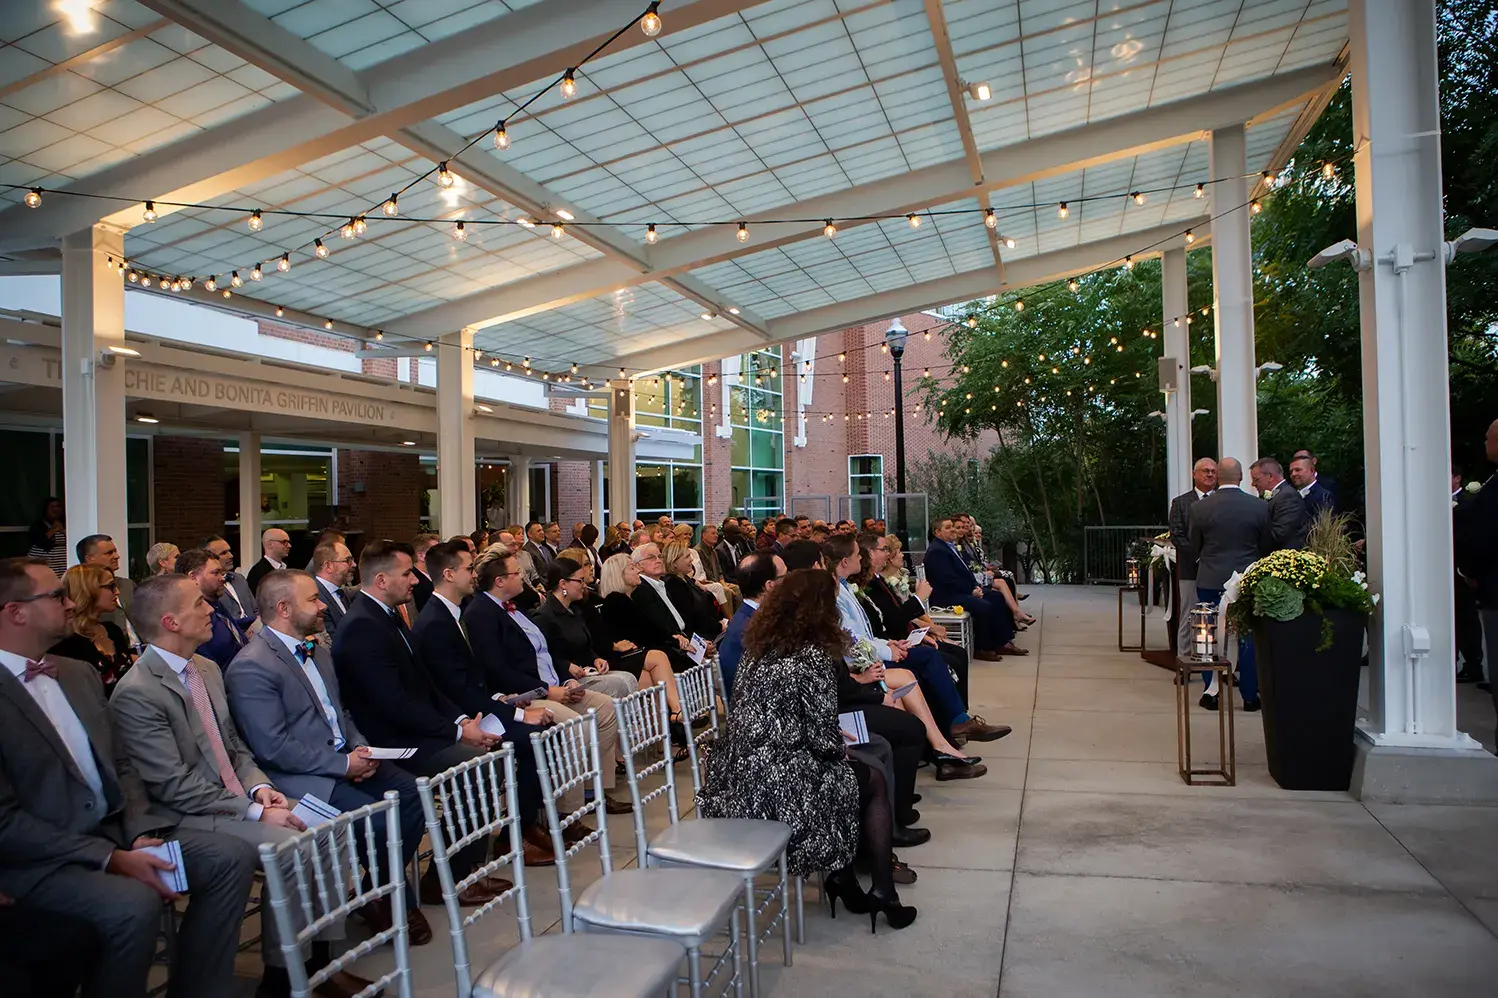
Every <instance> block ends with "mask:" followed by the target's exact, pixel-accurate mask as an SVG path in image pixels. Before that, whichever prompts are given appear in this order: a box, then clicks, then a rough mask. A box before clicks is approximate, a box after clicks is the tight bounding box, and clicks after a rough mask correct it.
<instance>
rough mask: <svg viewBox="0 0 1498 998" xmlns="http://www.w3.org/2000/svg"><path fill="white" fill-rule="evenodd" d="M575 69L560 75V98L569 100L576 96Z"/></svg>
mask: <svg viewBox="0 0 1498 998" xmlns="http://www.w3.org/2000/svg"><path fill="white" fill-rule="evenodd" d="M576 73H577V69H576V68H575V67H574V68H572V69H569V70H567V72H565V73H563V74H562V98H563V99H564V100H571V99H572V98H573V97H576V96H577V76H576Z"/></svg>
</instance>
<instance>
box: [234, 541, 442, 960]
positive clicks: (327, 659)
mask: <svg viewBox="0 0 1498 998" xmlns="http://www.w3.org/2000/svg"><path fill="white" fill-rule="evenodd" d="M339 546H340V547H341V546H342V545H339ZM257 595H258V596H259V597H261V599H262V603H261V607H262V617H261V620H262V622H263V623H264V625H265V626H264V627H262V628H261V629H260V633H259V634H257V635H256V636H255V637H254V638H252V639H250V642H249V644H247V645H245V646H244V648H242V649H241V650H240V652H239V654H238V655H236V656H234V663H233V665H234V667H233V668H232V669H230V670H229V671H228V673H226V676H225V680H224V681H225V684H226V685H227V687H228V695H229V709H230V710H231V711H233V713H234V723H235V726H236V727H238V729H239V731H240V733H241V734H242V735H244V740H245V741H246V742H248V743H249V746H250V751H252V752H254V753H255V761H256V762H257V763H259V764H260V766H261V767H262V769H263V770H264V772H265V775H266V776H268V777H269V778H270V779H271V781H272V782H274V783H275V785H276V786H278V787H280V788H282V789H283V790H284V791H286V792H287V793H291V794H295V795H296V796H298V797H304V796H306V795H308V794H311V795H312V796H314V797H316V798H318V799H319V800H321V801H324V802H326V803H328V804H331V805H333V807H335V808H337V809H338V810H339V811H356V810H358V809H359V808H361V807H364V806H365V805H366V804H377V803H379V802H380V800H382V799H383V797H384V795H385V793H386V792H387V791H390V790H394V791H396V792H397V793H399V794H400V819H401V847H402V849H403V850H404V851H403V853H402V858H403V860H404V863H405V865H407V866H409V865H410V862H411V857H412V856H415V855H416V848H417V846H419V845H420V844H421V836H422V825H423V823H424V818H423V815H422V811H421V798H420V797H419V796H418V795H417V793H416V780H415V779H414V778H413V777H412V776H411V774H409V773H407V772H406V771H405V770H403V769H401V768H400V767H399V766H397V765H395V764H394V763H392V762H381V761H380V760H378V759H371V758H370V757H369V741H368V739H366V738H365V737H364V735H363V734H361V733H360V731H359V728H358V726H357V725H356V724H355V723H354V719H353V717H352V716H351V715H350V714H349V712H348V711H347V710H345V709H344V707H343V700H342V698H340V697H339V695H338V677H337V675H335V674H334V672H333V655H332V653H331V652H330V651H329V650H328V648H327V646H326V645H325V644H322V643H319V642H318V641H317V635H318V634H319V633H321V631H322V622H323V613H324V610H323V603H322V600H320V599H318V592H317V585H316V583H314V582H313V581H312V576H310V575H308V574H307V573H306V572H302V571H298V570H297V569H284V570H278V571H274V572H271V573H270V574H269V575H267V576H265V578H263V579H261V580H260V591H259V593H258V594H257ZM375 840H376V841H375V848H374V855H376V856H384V855H385V835H384V832H383V829H379V830H377V831H376V834H375ZM373 907H374V908H375V909H376V910H375V911H373V912H366V913H365V917H366V919H367V920H368V921H370V922H371V923H373V924H374V925H375V931H376V932H383V931H384V930H385V929H388V928H389V927H390V924H391V913H390V900H389V899H388V898H381V899H380V900H379V901H377V902H375V904H374V905H373ZM408 912H409V914H408V917H407V920H406V921H407V927H408V928H409V929H410V931H411V943H412V944H413V945H416V946H420V945H423V944H424V943H427V942H430V941H431V939H432V928H431V926H430V925H428V924H427V920H426V918H425V916H423V915H422V913H421V909H420V908H419V907H417V906H416V905H412V906H410V908H409V909H408Z"/></svg>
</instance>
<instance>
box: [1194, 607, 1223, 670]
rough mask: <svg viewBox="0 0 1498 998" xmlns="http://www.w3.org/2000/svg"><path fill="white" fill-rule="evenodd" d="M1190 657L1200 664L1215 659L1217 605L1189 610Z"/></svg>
mask: <svg viewBox="0 0 1498 998" xmlns="http://www.w3.org/2000/svg"><path fill="white" fill-rule="evenodd" d="M1191 657H1192V658H1194V659H1196V660H1198V661H1202V662H1206V661H1210V660H1211V659H1215V658H1216V657H1217V604H1216V603H1198V604H1196V606H1194V607H1192V608H1191Z"/></svg>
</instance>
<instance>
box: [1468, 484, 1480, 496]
mask: <svg viewBox="0 0 1498 998" xmlns="http://www.w3.org/2000/svg"><path fill="white" fill-rule="evenodd" d="M1467 491H1468V492H1471V493H1472V494H1474V495H1476V494H1477V493H1478V492H1481V491H1482V483H1481V482H1468V483H1467Z"/></svg>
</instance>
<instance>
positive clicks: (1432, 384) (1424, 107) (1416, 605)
mask: <svg viewBox="0 0 1498 998" xmlns="http://www.w3.org/2000/svg"><path fill="white" fill-rule="evenodd" d="M1349 23H1350V27H1351V36H1352V83H1353V88H1352V108H1353V138H1354V140H1355V148H1356V149H1357V153H1356V160H1355V170H1356V176H1357V216H1358V245H1359V247H1360V248H1361V249H1363V250H1364V251H1366V252H1367V253H1369V254H1371V256H1372V258H1373V260H1374V263H1373V265H1372V267H1370V268H1369V269H1368V270H1365V271H1363V272H1362V274H1361V276H1360V279H1359V298H1358V302H1359V308H1360V311H1361V318H1362V347H1363V451H1364V454H1365V457H1366V461H1367V469H1368V470H1367V477H1366V483H1367V501H1368V572H1369V576H1370V579H1371V584H1372V586H1373V588H1374V590H1375V591H1377V592H1379V593H1381V594H1382V597H1383V598H1382V601H1381V602H1380V603H1379V606H1378V609H1377V610H1376V611H1375V612H1374V615H1373V621H1372V625H1371V630H1372V633H1371V635H1370V646H1371V647H1370V649H1369V679H1370V680H1371V686H1372V696H1371V702H1370V705H1369V706H1370V709H1369V718H1368V720H1367V721H1366V722H1363V727H1362V731H1363V733H1364V734H1365V735H1367V736H1368V738H1369V739H1370V740H1371V741H1372V742H1373V743H1374V744H1375V745H1397V746H1436V747H1455V748H1472V747H1475V746H1476V744H1477V743H1476V742H1474V741H1472V740H1471V739H1470V738H1468V737H1467V736H1466V735H1463V734H1461V733H1459V732H1458V731H1457V730H1456V681H1455V678H1454V676H1455V671H1456V670H1455V665H1454V663H1455V658H1456V655H1455V650H1454V641H1455V637H1454V634H1453V628H1452V620H1453V611H1452V606H1453V599H1454V594H1453V580H1452V573H1451V563H1452V542H1451V496H1450V494H1449V493H1448V491H1447V482H1448V480H1449V479H1448V478H1447V475H1448V472H1449V471H1450V468H1449V462H1450V460H1451V424H1450V418H1449V415H1448V412H1447V406H1446V399H1447V398H1448V395H1449V391H1448V384H1447V365H1448V363H1449V362H1448V359H1447V352H1446V273H1445V259H1444V254H1443V250H1444V247H1443V245H1442V240H1443V238H1444V235H1443V229H1442V208H1441V143H1440V127H1441V120H1440V109H1439V104H1438V86H1437V70H1436V18H1435V3H1434V0H1405V2H1402V3H1395V4H1390V3H1379V4H1376V5H1373V4H1368V3H1366V2H1365V0H1353V2H1352V3H1351V4H1350V5H1349ZM1217 233H1218V230H1216V229H1214V230H1213V240H1214V244H1215V241H1216V239H1217V238H1218V235H1217ZM1422 648H1423V649H1424V650H1423V651H1422Z"/></svg>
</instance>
